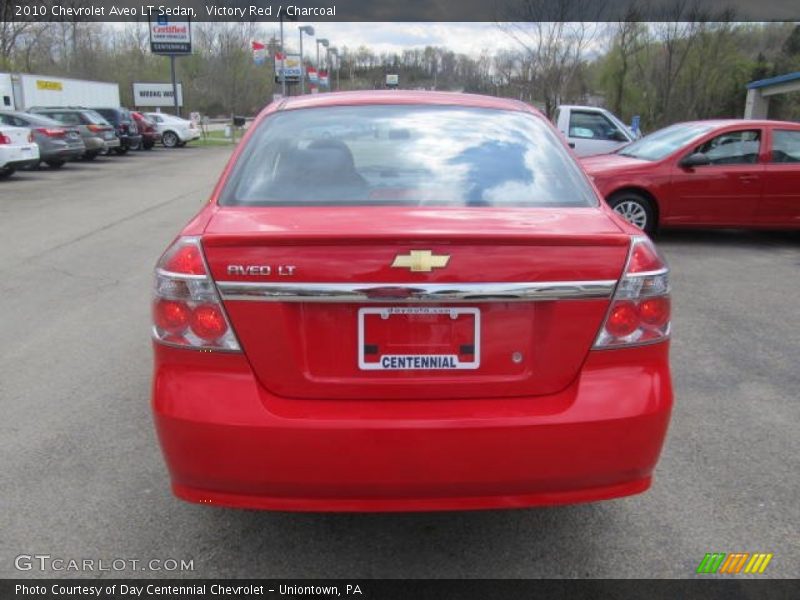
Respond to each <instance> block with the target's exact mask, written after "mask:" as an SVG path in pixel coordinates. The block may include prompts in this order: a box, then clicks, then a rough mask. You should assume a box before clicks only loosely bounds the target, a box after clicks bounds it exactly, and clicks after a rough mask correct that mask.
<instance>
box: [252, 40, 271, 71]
mask: <svg viewBox="0 0 800 600" xmlns="http://www.w3.org/2000/svg"><path fill="white" fill-rule="evenodd" d="M251 46H252V48H253V62H254V63H255V64H257V65H263V64H264V63H265V62H266V60H267V46H266V44H262V43H261V42H256V41H254V42H252V43H251Z"/></svg>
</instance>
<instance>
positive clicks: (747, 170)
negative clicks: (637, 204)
mask: <svg viewBox="0 0 800 600" xmlns="http://www.w3.org/2000/svg"><path fill="white" fill-rule="evenodd" d="M762 139H763V129H762V128H760V127H749V128H744V127H743V128H741V129H734V130H726V131H724V132H723V133H717V134H716V135H713V136H712V137H710V138H706V139H705V140H704V141H702V142H700V143H699V144H697V145H694V146H693V147H691V148H688V149H687V150H686V152H684V153H681V154H680V155H679V156H678V158H676V161H675V166H674V171H673V177H672V184H671V186H670V187H671V193H670V202H669V212H668V213H667V214H666V215H664V219H663V220H664V222H666V223H670V224H675V225H680V224H686V225H731V226H736V225H752V224H754V223H755V220H756V212H757V209H758V205H759V202H760V201H761V194H762V191H763V185H764V163H763V160H762V158H763V156H762V150H763V145H762V143H761V142H762ZM697 153H702V154H705V155H706V156H707V157H708V160H709V164H707V165H702V166H695V167H682V166H680V164H679V161H680V160H681V159H683V158H685V157H686V156H689V155H691V154H697Z"/></svg>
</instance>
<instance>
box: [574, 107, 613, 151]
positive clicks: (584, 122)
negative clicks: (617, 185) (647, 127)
mask: <svg viewBox="0 0 800 600" xmlns="http://www.w3.org/2000/svg"><path fill="white" fill-rule="evenodd" d="M567 137H568V138H569V141H570V143H572V144H575V152H576V153H577V154H578V156H592V155H593V154H605V153H607V152H611V151H613V150H615V149H616V148H618V147H619V146H620V145H621V144H624V143H626V142H627V141H628V137H627V136H626V135H625V133H624V132H622V131H621V130H620V129H619V127H617V125H616V124H615V123H614V122H613V121H611V119H609V118H608V117H606V116H605V115H604V114H603V113H601V112H597V111H592V110H571V111H570V115H569V126H568V128H567Z"/></svg>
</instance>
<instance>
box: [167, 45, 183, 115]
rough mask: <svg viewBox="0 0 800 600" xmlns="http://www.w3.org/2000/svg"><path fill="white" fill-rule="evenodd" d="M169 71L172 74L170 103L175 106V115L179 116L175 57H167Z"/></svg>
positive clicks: (172, 55)
mask: <svg viewBox="0 0 800 600" xmlns="http://www.w3.org/2000/svg"><path fill="white" fill-rule="evenodd" d="M169 70H170V72H171V73H172V101H173V104H174V105H175V114H176V115H177V116H179V117H180V116H181V107H180V106H178V82H177V80H176V79H175V55H174V54H170V55H169Z"/></svg>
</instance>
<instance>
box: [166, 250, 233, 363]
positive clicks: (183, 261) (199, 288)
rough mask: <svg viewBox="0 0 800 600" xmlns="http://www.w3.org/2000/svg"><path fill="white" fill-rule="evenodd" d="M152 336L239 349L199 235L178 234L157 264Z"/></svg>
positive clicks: (176, 342)
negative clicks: (179, 235)
mask: <svg viewBox="0 0 800 600" xmlns="http://www.w3.org/2000/svg"><path fill="white" fill-rule="evenodd" d="M153 337H155V339H156V340H158V341H160V342H165V343H168V344H172V345H177V346H184V347H186V348H195V349H201V350H231V351H239V350H240V348H239V342H238V341H237V339H236V335H235V334H234V332H233V329H231V324H230V321H229V320H228V317H227V315H226V314H225V309H224V308H223V306H222V302H220V299H219V294H217V289H216V286H215V285H214V282H213V281H211V277H210V276H209V271H208V267H207V266H206V261H205V258H204V257H203V248H202V246H201V245H200V239H199V238H196V237H182V238H179V239H178V240H177V241H176V242H175V243H174V244H173V245H172V246H171V247H170V248H169V249H168V250H167V251H166V252H165V253H164V255H163V256H162V257H161V259H160V260H159V261H158V265H156V275H155V289H154V294H153Z"/></svg>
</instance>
